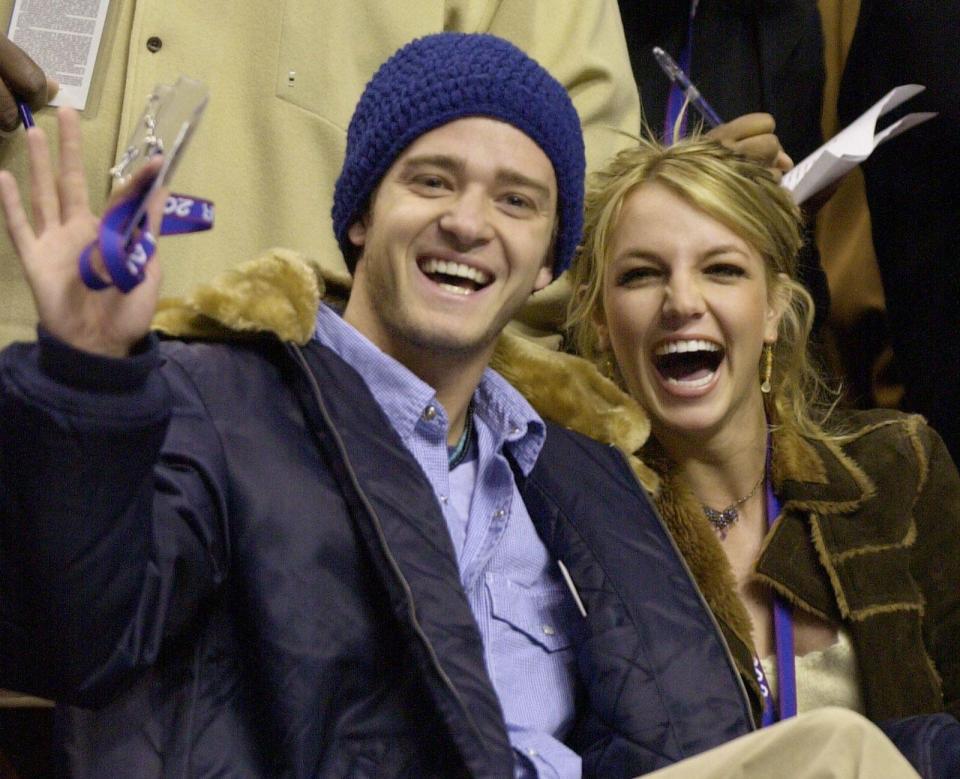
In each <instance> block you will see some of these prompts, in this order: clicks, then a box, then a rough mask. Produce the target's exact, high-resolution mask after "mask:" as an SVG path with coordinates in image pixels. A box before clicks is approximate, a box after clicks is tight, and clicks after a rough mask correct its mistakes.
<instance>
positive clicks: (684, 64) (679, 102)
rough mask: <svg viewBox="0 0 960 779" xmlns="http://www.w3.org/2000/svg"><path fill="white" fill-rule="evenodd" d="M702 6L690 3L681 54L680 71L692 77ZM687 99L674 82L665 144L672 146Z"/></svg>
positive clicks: (696, 1)
mask: <svg viewBox="0 0 960 779" xmlns="http://www.w3.org/2000/svg"><path fill="white" fill-rule="evenodd" d="M699 4H700V0H691V2H690V17H689V21H688V22H687V45H686V46H684V47H683V50H682V51H681V52H680V61H679V63H677V64H679V65H680V70H682V71H683V72H684V73H686V74H687V75H690V61H691V59H692V58H693V20H694V19H695V18H696V15H697V6H698V5H699ZM685 99H686V98H685V97H684V95H683V89H682V88H681V87H680V85H679V84H678V83H677V82H676V81H674V82H673V84H672V85H671V86H670V91H669V92H668V93H667V112H666V115H665V116H664V120H663V142H664V143H666V144H670V143H672V142H673V126H674V125H675V124H676V123H677V117H678V116H680V111H681V110H682V109H683V103H684V100H685ZM686 134H687V114H686V113H684V115H683V119H682V120H681V121H680V137H681V138H683V137H684V136H686Z"/></svg>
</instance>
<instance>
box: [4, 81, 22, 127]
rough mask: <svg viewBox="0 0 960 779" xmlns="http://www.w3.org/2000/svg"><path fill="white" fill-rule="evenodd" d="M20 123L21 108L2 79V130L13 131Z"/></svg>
mask: <svg viewBox="0 0 960 779" xmlns="http://www.w3.org/2000/svg"><path fill="white" fill-rule="evenodd" d="M19 124H20V109H19V108H17V101H16V100H15V99H14V97H13V93H12V92H11V91H10V90H9V89H7V85H6V84H4V83H3V81H2V80H0V130H2V131H3V132H5V133H10V132H13V131H14V130H16V129H17V126H18V125H19Z"/></svg>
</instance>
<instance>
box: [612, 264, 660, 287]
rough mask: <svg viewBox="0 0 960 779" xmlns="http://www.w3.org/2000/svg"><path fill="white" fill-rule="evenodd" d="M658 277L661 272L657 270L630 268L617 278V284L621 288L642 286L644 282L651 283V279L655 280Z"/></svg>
mask: <svg viewBox="0 0 960 779" xmlns="http://www.w3.org/2000/svg"><path fill="white" fill-rule="evenodd" d="M658 275H659V271H658V270H657V269H656V268H649V267H639V268H628V269H627V270H625V271H623V273H621V274H620V275H619V276H618V277H617V283H618V284H619V285H620V286H627V285H630V284H641V283H643V282H646V281H650V280H651V279H655V278H656V277H657V276H658Z"/></svg>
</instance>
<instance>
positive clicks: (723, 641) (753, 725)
mask: <svg viewBox="0 0 960 779" xmlns="http://www.w3.org/2000/svg"><path fill="white" fill-rule="evenodd" d="M611 446H613V445H612V444H611ZM613 448H614V449H615V450H616V452H617V454H619V455H620V458H621V461H622V462H623V464H624V465H625V466H626V468H627V471H628V472H629V474H630V475H631V476H632V477H633V480H634V481H635V482H636V484H637V487H639V488H640V490H641V491H642V492H643V494H644V495H645V496H646V495H647V491H646V489H644V486H643V485H642V484H641V483H640V480H639V479H638V478H637V475H636V474H635V473H634V472H633V468H631V467H630V463H629V462H627V459H626V457H625V456H624V454H623V452H621V451H620V450H619V449H617V447H615V446H613ZM647 503H649V504H650V508H651V509H652V510H653V516H654V517H656V520H657V522H659V523H660V528H661V529H662V530H663V532H664V534H665V535H666V537H667V540H668V541H669V542H670V546H671V547H672V548H673V551H674V552H675V553H676V555H677V558H678V559H679V560H680V564H681V565H682V566H683V570H684V572H685V573H686V574H687V579H689V580H690V583H691V584H692V585H693V589H694V590H695V591H696V593H697V597H698V598H699V599H700V603H701V604H702V605H703V610H704V611H706V612H707V615H708V616H709V617H710V623H711V624H712V625H713V629H714V630H715V631H716V634H717V637H718V638H719V639H720V645H721V646H722V647H723V651H724V654H725V655H726V656H727V662H728V663H729V664H730V668H731V669H732V670H733V678H734V679H736V681H737V688H738V689H739V690H740V696H741V702H742V703H743V706H744V710H745V711H746V713H747V722H749V723H750V729H751V730H757V729H758V728H757V721H756V719H755V718H754V716H753V706H751V705H750V695H749V694H748V693H747V687H746V685H745V684H744V683H743V679H742V678H741V676H740V670H739V669H738V668H737V661H736V660H735V659H734V657H733V652H731V651H730V645H729V644H728V643H727V637H726V636H724V635H723V630H722V629H721V628H720V623H719V622H717V618H716V616H714V613H713V611H711V609H710V606H709V605H707V599H706V598H705V597H704V596H703V593H702V592H701V591H700V585H699V584H697V580H696V579H695V578H694V576H693V572H692V571H691V570H690V566H689V565H687V561H686V560H685V559H684V557H683V554H682V553H681V552H680V547H678V546H677V542H676V541H675V540H674V538H673V535H672V534H671V533H670V529H669V528H668V527H667V523H666V522H665V521H664V519H663V517H661V516H660V511H659V510H658V509H657V507H656V504H654V502H653V501H652V500H650V499H649V498H648V499H647Z"/></svg>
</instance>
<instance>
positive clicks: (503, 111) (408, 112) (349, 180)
mask: <svg viewBox="0 0 960 779" xmlns="http://www.w3.org/2000/svg"><path fill="white" fill-rule="evenodd" d="M468 116H487V117H491V118H494V119H499V120H501V121H503V122H507V123H508V124H511V125H513V126H514V127H516V128H517V129H518V130H520V131H521V132H523V133H524V134H525V135H527V136H529V137H530V138H531V139H532V140H533V141H534V142H535V143H536V144H537V145H538V146H539V147H540V148H541V149H542V150H543V152H544V153H545V154H546V155H547V157H548V158H549V159H550V161H551V162H552V163H553V171H554V174H555V175H556V178H557V190H558V202H557V214H558V224H557V235H556V243H555V246H554V265H553V275H554V276H555V277H556V276H557V275H559V274H560V273H562V272H563V271H564V270H566V269H567V267H568V266H569V265H570V260H571V259H572V257H573V252H574V250H575V249H576V246H577V244H578V243H579V241H580V234H581V231H582V229H583V176H584V168H585V160H584V151H583V133H582V131H581V129H580V119H579V118H578V116H577V112H576V110H575V109H574V107H573V103H571V102H570V97H569V96H568V95H567V92H566V90H565V89H564V88H563V87H562V86H561V85H560V83H559V82H558V81H557V80H556V79H555V78H554V77H553V76H551V75H550V74H549V73H547V71H546V70H544V69H543V68H542V67H540V65H538V64H537V63H536V62H534V61H533V60H532V59H530V57H528V56H527V55H526V54H524V53H523V52H522V51H520V49H518V48H517V47H516V46H514V45H513V44H512V43H508V42H507V41H505V40H503V39H501V38H497V37H495V36H493V35H480V34H464V33H438V34H436V35H428V36H426V37H424V38H418V39H417V40H415V41H412V42H411V43H408V44H407V45H406V46H404V47H403V48H401V49H400V50H399V51H397V53H396V54H394V55H393V56H392V57H391V58H390V59H388V60H387V61H386V62H385V63H384V64H383V65H381V67H380V69H379V70H378V71H377V72H376V74H375V75H374V76H373V78H372V79H371V80H370V83H369V84H367V87H366V89H365V90H364V92H363V95H361V97H360V102H359V103H357V108H356V110H355V111H354V112H353V118H352V119H351V120H350V127H349V129H348V130H347V153H346V158H345V159H344V161H343V169H342V170H341V171H340V178H338V179H337V186H336V190H335V191H334V195H333V230H334V233H335V234H336V236H337V241H338V242H339V244H340V250H341V251H342V252H343V256H344V258H345V259H346V261H347V266H348V267H349V268H350V272H351V273H352V272H353V269H354V268H355V267H356V264H357V255H358V250H357V247H356V246H354V245H353V244H351V243H350V239H349V238H348V236H347V230H348V229H349V227H350V225H352V224H353V223H354V222H356V221H357V220H358V219H360V218H361V217H362V216H363V214H364V212H365V211H366V209H367V207H368V205H369V200H370V196H371V195H372V193H373V191H374V190H375V189H376V187H377V185H378V184H379V183H380V180H381V179H382V178H383V176H384V174H385V173H386V172H387V170H388V169H389V168H390V166H391V165H392V164H393V163H394V161H395V160H396V159H397V157H399V156H400V154H401V153H402V152H403V150H404V149H406V147H407V146H409V145H410V144H411V143H413V141H415V140H416V139H417V138H418V137H420V136H421V135H423V134H424V133H426V132H429V131H430V130H433V129H434V128H436V127H440V126H441V125H444V124H447V123H449V122H452V121H455V120H457V119H462V118H464V117H468Z"/></svg>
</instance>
